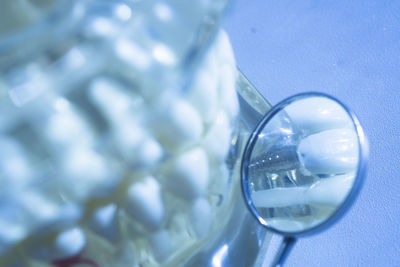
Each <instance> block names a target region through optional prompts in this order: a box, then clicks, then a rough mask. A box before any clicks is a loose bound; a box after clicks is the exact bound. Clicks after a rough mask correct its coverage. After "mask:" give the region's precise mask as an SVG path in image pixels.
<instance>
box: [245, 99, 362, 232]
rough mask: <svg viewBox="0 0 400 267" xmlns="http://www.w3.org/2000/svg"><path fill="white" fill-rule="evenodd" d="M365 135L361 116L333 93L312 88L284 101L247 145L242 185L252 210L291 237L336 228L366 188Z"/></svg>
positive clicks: (266, 117) (277, 229)
mask: <svg viewBox="0 0 400 267" xmlns="http://www.w3.org/2000/svg"><path fill="white" fill-rule="evenodd" d="M364 139H365V138H364V135H363V132H362V129H361V127H360V125H359V122H358V120H357V118H356V117H355V116H354V114H353V113H352V112H350V111H349V110H348V109H347V108H346V107H345V106H344V105H343V104H342V103H340V102H339V101H338V100H336V99H334V98H333V97H330V96H328V95H325V94H319V93H305V94H300V95H296V96H293V97H291V98H288V99H286V100H284V101H282V102H281V103H279V104H278V105H277V106H275V107H273V108H272V109H271V110H270V111H269V113H268V114H267V115H266V116H265V117H264V118H263V119H262V120H261V122H260V123H259V124H258V126H257V128H256V130H255V131H254V132H253V134H252V136H251V137H250V140H249V142H248V144H247V146H246V148H245V152H244V158H243V163H242V189H243V193H244V196H245V200H246V202H247V205H248V207H249V208H250V210H251V212H252V213H253V214H254V215H255V216H256V218H257V219H258V220H259V222H260V223H261V224H263V225H264V226H266V227H267V228H268V229H270V230H272V231H274V232H277V233H280V234H285V235H300V234H305V233H309V232H315V231H317V230H321V229H322V228H324V226H325V227H326V226H329V225H330V224H332V223H333V222H334V221H335V220H336V219H338V218H339V217H340V216H341V215H343V214H344V212H345V210H346V209H347V208H348V207H349V206H350V204H351V202H352V201H353V200H354V198H355V196H356V195H357V193H358V191H359V189H360V186H361V181H362V180H363V176H364V166H365V164H364V163H365V161H366V157H365V153H366V151H365V150H366V149H364V147H363V146H364V143H365V141H364Z"/></svg>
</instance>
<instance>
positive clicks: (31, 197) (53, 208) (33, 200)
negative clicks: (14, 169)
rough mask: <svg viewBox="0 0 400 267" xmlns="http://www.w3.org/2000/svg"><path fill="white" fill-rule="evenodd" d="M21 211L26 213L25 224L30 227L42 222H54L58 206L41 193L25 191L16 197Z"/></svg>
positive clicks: (39, 224)
mask: <svg viewBox="0 0 400 267" xmlns="http://www.w3.org/2000/svg"><path fill="white" fill-rule="evenodd" d="M17 201H18V203H19V205H20V209H21V211H22V212H24V213H25V214H27V215H26V216H27V218H26V219H27V220H29V222H28V221H27V222H26V223H27V225H29V227H30V228H31V229H34V230H38V229H37V228H38V227H40V226H41V225H44V224H51V223H52V222H54V221H55V220H56V219H57V217H58V216H59V213H60V207H59V206H57V205H56V204H55V203H53V202H51V201H49V200H47V199H45V198H44V197H43V196H42V195H41V194H39V193H38V192H34V191H25V192H23V193H22V194H20V195H19V196H18V197H17Z"/></svg>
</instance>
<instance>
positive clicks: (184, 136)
mask: <svg viewBox="0 0 400 267" xmlns="http://www.w3.org/2000/svg"><path fill="white" fill-rule="evenodd" d="M149 123H150V128H152V129H153V130H154V131H155V133H156V135H157V137H158V140H159V141H160V143H162V144H163V145H165V146H167V147H168V148H170V149H176V148H178V147H184V146H188V145H190V144H193V143H194V142H196V141H197V140H198V139H199V138H200V137H201V135H202V133H203V121H202V119H201V116H200V114H199V113H198V112H197V111H196V110H195V109H194V107H193V106H192V105H190V104H189V103H188V102H187V101H185V100H182V99H179V100H176V101H174V102H173V103H170V105H166V106H165V107H163V108H161V109H160V110H158V111H155V112H154V114H153V117H152V118H149Z"/></svg>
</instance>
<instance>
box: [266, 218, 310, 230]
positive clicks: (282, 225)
mask: <svg viewBox="0 0 400 267" xmlns="http://www.w3.org/2000/svg"><path fill="white" fill-rule="evenodd" d="M265 221H266V222H267V224H268V225H271V226H272V227H275V228H278V229H279V230H281V231H289V232H296V231H302V230H304V228H305V224H304V223H303V222H300V221H298V220H295V219H282V218H268V219H266V220H265Z"/></svg>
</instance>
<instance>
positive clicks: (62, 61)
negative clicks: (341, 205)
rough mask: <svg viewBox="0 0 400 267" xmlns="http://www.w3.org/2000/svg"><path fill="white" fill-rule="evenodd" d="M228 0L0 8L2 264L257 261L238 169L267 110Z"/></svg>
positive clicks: (43, 0) (35, 2) (119, 0)
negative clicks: (228, 28)
mask: <svg viewBox="0 0 400 267" xmlns="http://www.w3.org/2000/svg"><path fill="white" fill-rule="evenodd" d="M227 2H228V1H225V0H219V1H204V0H196V1H190V2H188V1H184V0H174V1H172V0H171V1H156V0H154V1H150V0H149V1H147V0H146V1H143V0H126V1H123V0H109V1H90V0H87V1H56V0H53V1H52V0H29V1H28V0H27V1H23V0H18V1H12V2H11V1H7V2H5V3H2V4H1V8H0V10H1V11H0V13H1V27H0V69H1V71H0V73H1V74H0V147H1V149H0V265H1V266H3V265H4V266H60V267H61V266H75V265H79V264H81V265H85V264H86V265H87V266H158V265H162V266H178V265H185V266H249V265H251V264H254V263H255V262H256V260H257V255H258V250H259V249H260V247H261V245H262V241H263V240H264V239H265V230H264V229H262V228H261V227H257V226H256V225H257V222H256V221H255V220H254V219H253V218H252V217H251V216H250V215H248V212H247V210H246V208H245V206H244V204H243V200H242V196H241V193H240V186H239V169H240V162H241V156H242V152H243V147H244V145H245V143H246V141H247V139H248V136H249V133H250V132H251V131H252V130H253V128H254V127H255V125H256V123H257V122H258V120H259V119H260V118H261V116H262V115H264V114H265V113H266V111H267V110H268V109H269V108H270V106H269V104H268V103H267V102H266V101H265V100H264V98H263V97H262V96H261V95H260V94H259V93H258V92H257V91H256V90H255V89H254V87H252V86H251V84H250V83H249V82H248V81H247V79H246V78H245V77H244V76H243V75H242V74H241V73H240V71H238V70H237V68H236V64H235V60H234V55H233V52H232V48H231V46H230V43H229V39H228V37H227V35H226V33H225V32H224V31H223V30H221V29H220V20H221V18H222V16H223V13H224V12H225V9H226V6H227V5H228V3H227Z"/></svg>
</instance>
